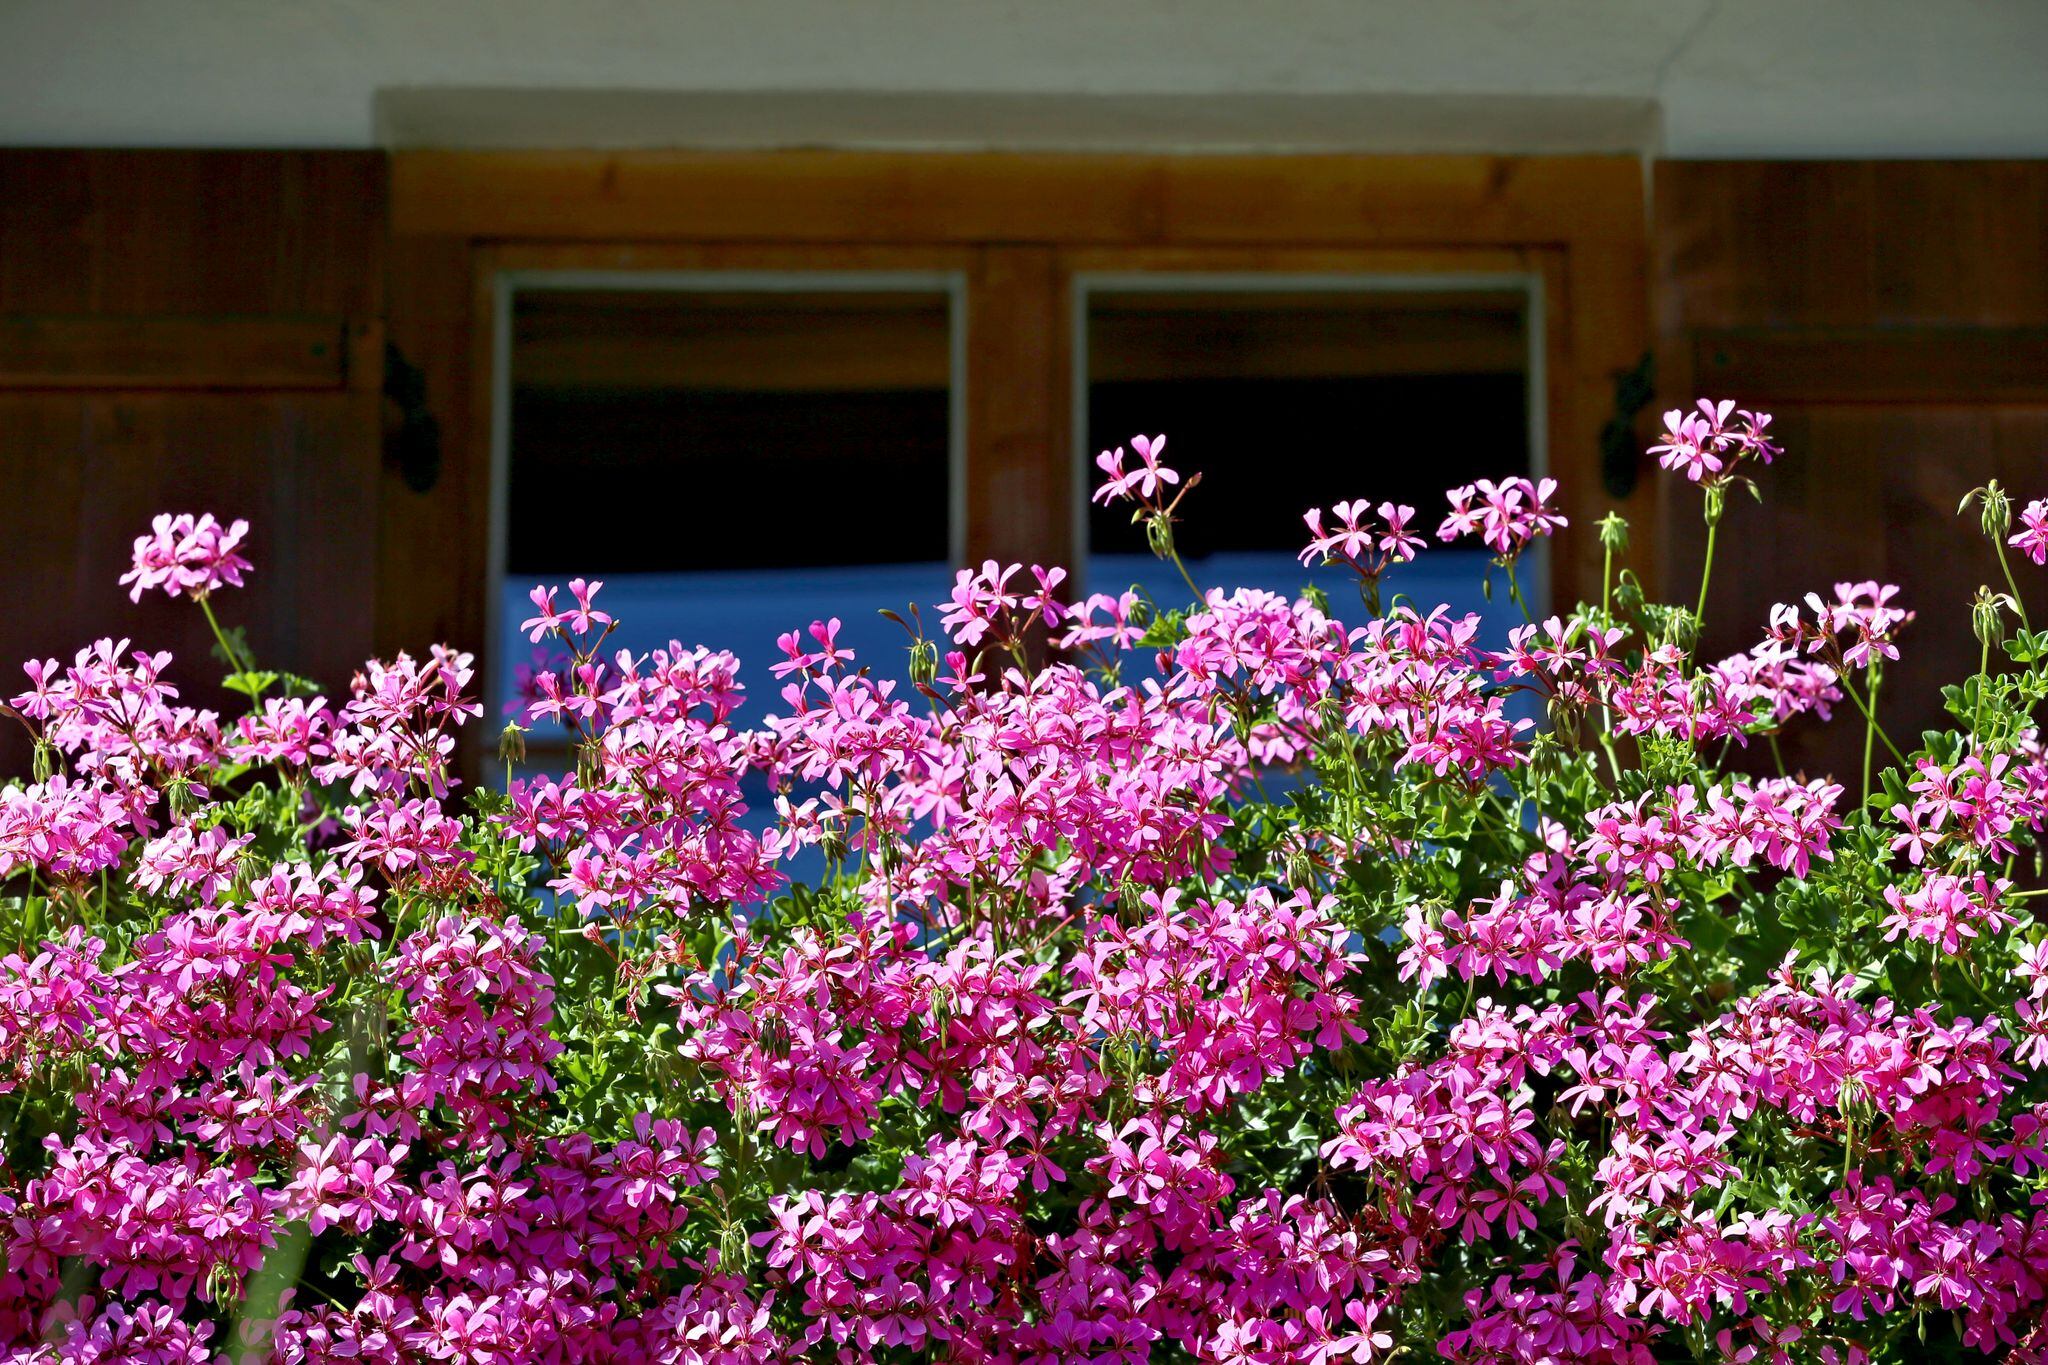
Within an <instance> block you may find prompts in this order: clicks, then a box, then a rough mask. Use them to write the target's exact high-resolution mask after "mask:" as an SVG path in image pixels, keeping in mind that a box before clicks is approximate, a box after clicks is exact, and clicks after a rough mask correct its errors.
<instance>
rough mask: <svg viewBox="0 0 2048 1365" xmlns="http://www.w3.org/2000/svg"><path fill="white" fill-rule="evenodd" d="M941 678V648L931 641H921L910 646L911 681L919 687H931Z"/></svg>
mask: <svg viewBox="0 0 2048 1365" xmlns="http://www.w3.org/2000/svg"><path fill="white" fill-rule="evenodd" d="M938 676H939V647H938V646H937V645H935V644H933V643H932V642H931V641H930V640H919V641H917V642H915V643H914V644H912V645H911V646H910V680H911V681H912V682H913V683H916V684H917V685H918V686H919V687H930V686H931V685H932V684H933V683H934V682H936V681H937V680H938Z"/></svg>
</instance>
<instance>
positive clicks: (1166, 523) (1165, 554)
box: [1145, 512, 1173, 559]
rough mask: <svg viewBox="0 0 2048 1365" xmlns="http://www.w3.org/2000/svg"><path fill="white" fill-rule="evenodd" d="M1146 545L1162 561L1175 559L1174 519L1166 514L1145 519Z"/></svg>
mask: <svg viewBox="0 0 2048 1365" xmlns="http://www.w3.org/2000/svg"><path fill="white" fill-rule="evenodd" d="M1145 543H1146V544H1147V545H1150V546H1151V547H1152V553H1153V554H1155V555H1157V556H1158V557H1159V558H1161V559H1172V558H1173V519H1172V518H1171V517H1169V516H1167V515H1166V513H1164V512H1154V513H1152V515H1150V516H1148V517H1146V518H1145Z"/></svg>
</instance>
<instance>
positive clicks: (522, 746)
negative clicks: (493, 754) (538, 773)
mask: <svg viewBox="0 0 2048 1365" xmlns="http://www.w3.org/2000/svg"><path fill="white" fill-rule="evenodd" d="M498 761H499V762H500V763H524V762H525V761H526V731H525V730H524V729H522V728H521V727H520V724H519V722H518V721H516V720H508V721H506V722H505V728H504V729H503V730H502V731H500V732H499V734H498Z"/></svg>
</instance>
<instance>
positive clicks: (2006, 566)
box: [1991, 536, 2034, 634]
mask: <svg viewBox="0 0 2048 1365" xmlns="http://www.w3.org/2000/svg"><path fill="white" fill-rule="evenodd" d="M1991 548H1992V549H1994V550H1996V551H1997V552H1998V567H1999V568H2001V569H2003V570H2004V571H2005V586H2006V587H2007V588H2009V589H2010V590H2011V591H2012V605H2013V608H2014V609H2015V610H2016V611H2018V612H2019V614H2020V629H2021V630H2024V631H2026V632H2028V633H2029V634H2031V633H2032V632H2033V629H2034V628H2033V627H2032V626H2030V625H2028V624H2027V604H2026V603H2025V602H2022V601H2021V600H2020V585H2019V584H2018V583H2017V582H2015V581H2014V580H2013V576H2012V565H2011V563H2010V562H2008V561H2007V559H2006V557H2005V546H2003V545H2001V544H1999V543H1998V537H1997V536H1993V537H1992V538H1991Z"/></svg>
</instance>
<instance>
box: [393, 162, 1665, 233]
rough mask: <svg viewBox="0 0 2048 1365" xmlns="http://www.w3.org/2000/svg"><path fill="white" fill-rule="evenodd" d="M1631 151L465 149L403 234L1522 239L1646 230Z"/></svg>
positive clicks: (398, 222) (411, 177)
mask: <svg viewBox="0 0 2048 1365" xmlns="http://www.w3.org/2000/svg"><path fill="white" fill-rule="evenodd" d="M1641 179H1642V176H1641V169H1640V164H1639V163H1638V162H1637V161H1636V160H1635V159H1634V158H1632V157H1625V156H1609V157H1529V158H1515V157H1489V156H1256V155H1230V156H1223V155H1203V156H1119V155H1088V154H1061V153H964V154H963V153H914V152H909V153H880V152H847V151H782V152H684V151H645V152H617V153H592V152H575V151H563V152H459V151H426V150H422V151H406V152H399V153H396V154H395V155H394V156H393V157H392V210H393V213H392V230H393V232H394V233H396V234H399V235H419V236H432V235H447V236H462V237H471V238H496V239H521V238H535V239H557V240H582V241H604V240H641V241H663V240H668V241H690V240H696V241H720V240H725V241H758V242H778V241H781V242H787V241H814V242H920V241H921V242H955V243H962V242H965V243H988V242H1044V243H1057V244H1063V245H1079V244H1083V243H1091V242H1094V243H1109V242H1125V243H1151V244H1160V245H1166V244H1172V243H1176V242H1179V243H1217V244H1228V243H1276V242H1294V243H1301V244H1308V243H1316V242H1337V243H1354V244H1363V243H1366V242H1372V241H1379V242H1407V243H1416V244H1428V245H1436V244H1444V245H1450V244H1485V243H1512V242H1522V241H1529V240H1534V239H1550V240H1559V239H1564V238H1568V237H1581V238H1595V237H1597V238H1603V239H1604V238H1615V237H1618V238H1623V239H1625V238H1626V237H1627V236H1629V234H1630V233H1631V232H1633V233H1634V234H1635V235H1637V236H1640V234H1641V230H1642V207H1641V197H1642V183H1641Z"/></svg>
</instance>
